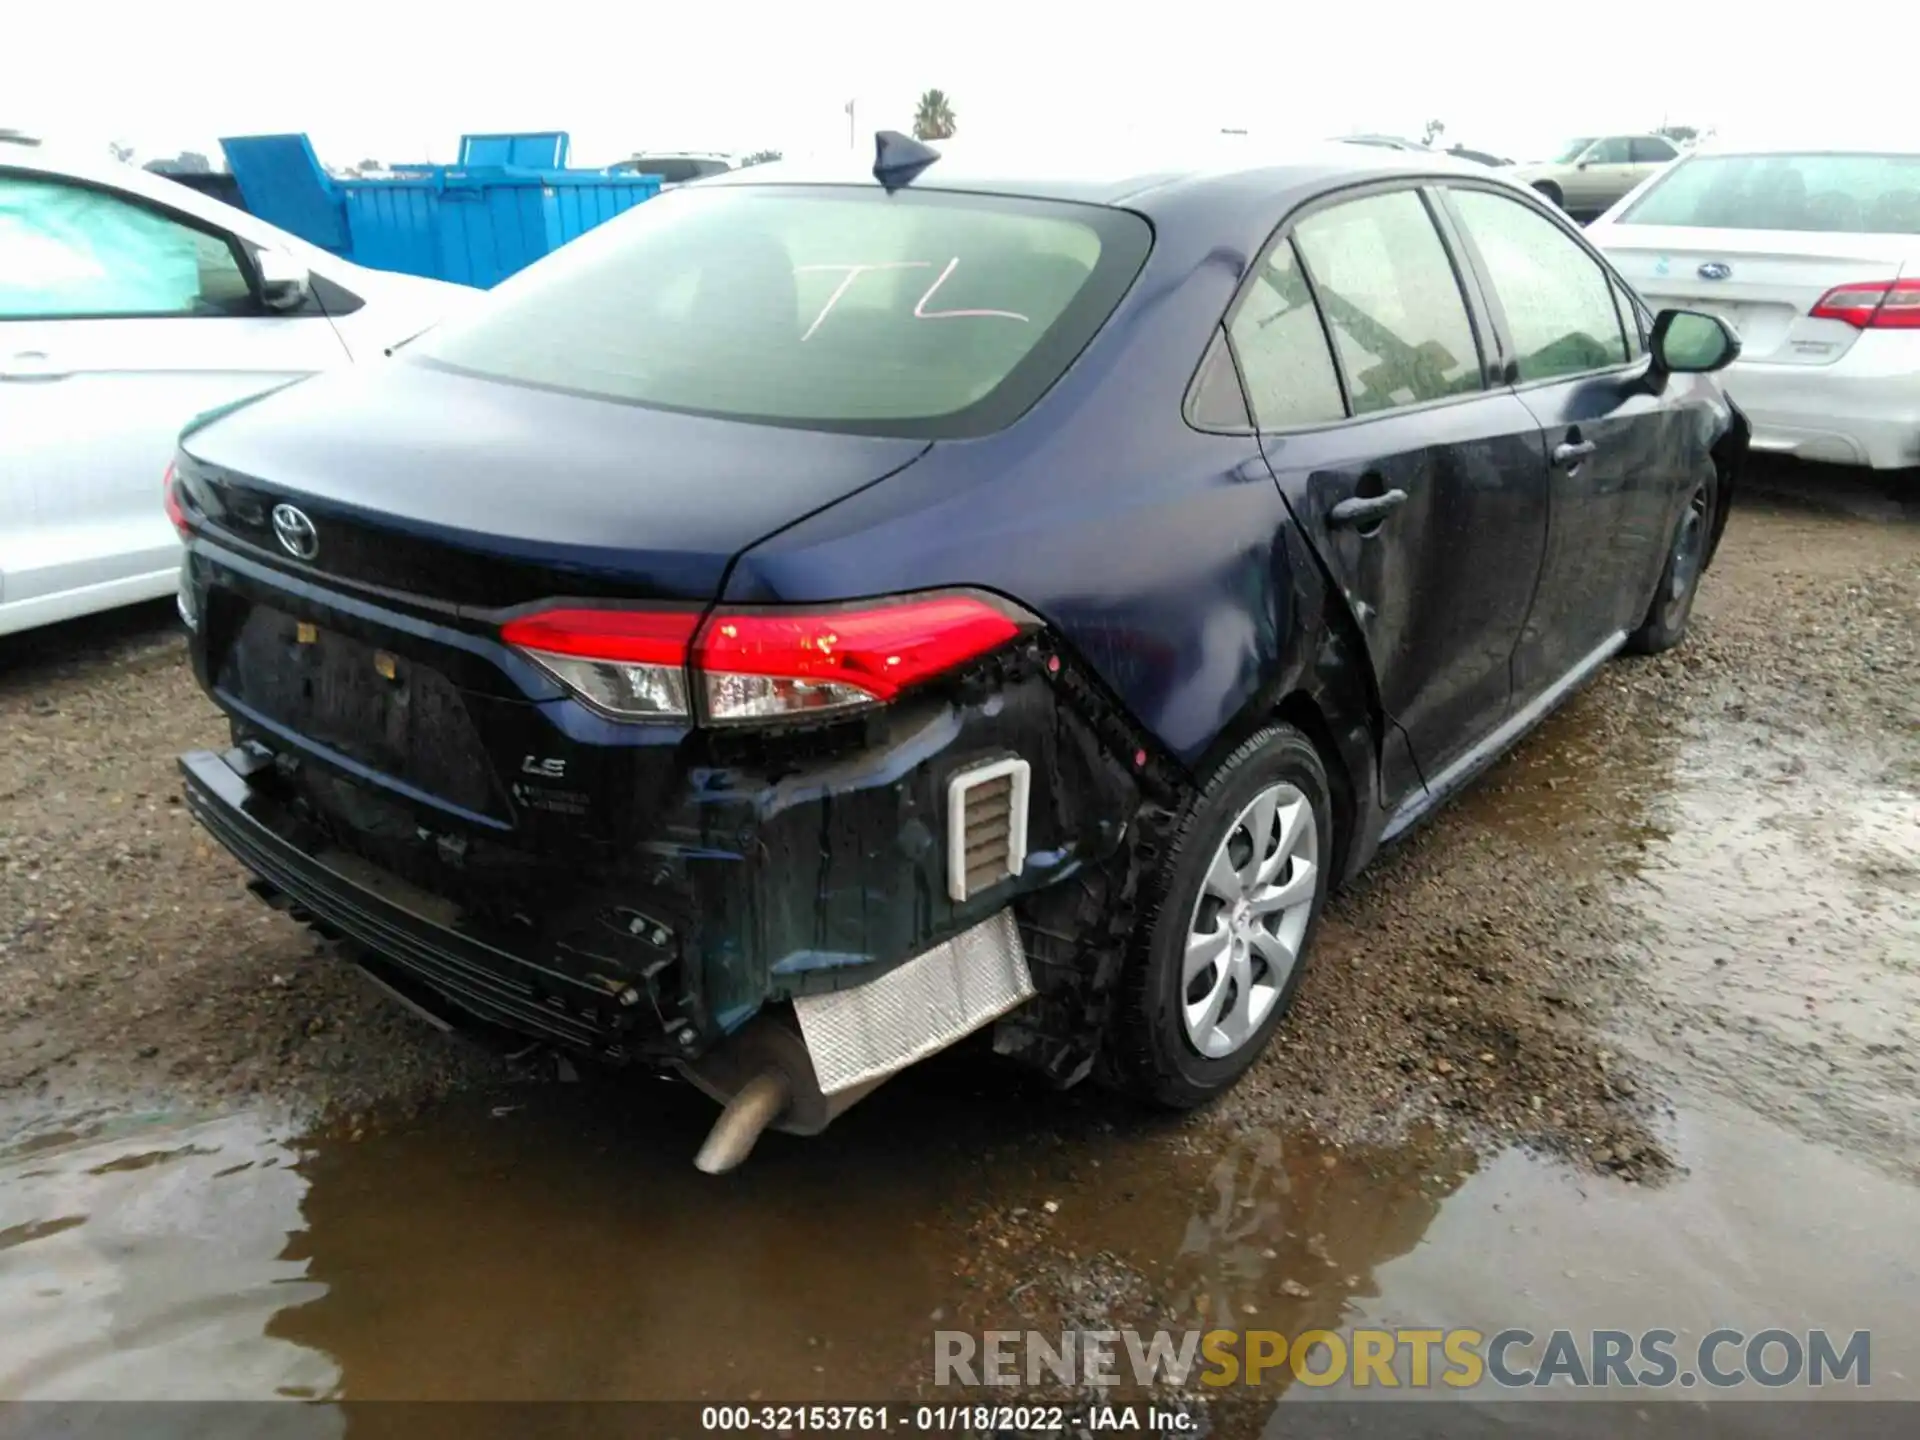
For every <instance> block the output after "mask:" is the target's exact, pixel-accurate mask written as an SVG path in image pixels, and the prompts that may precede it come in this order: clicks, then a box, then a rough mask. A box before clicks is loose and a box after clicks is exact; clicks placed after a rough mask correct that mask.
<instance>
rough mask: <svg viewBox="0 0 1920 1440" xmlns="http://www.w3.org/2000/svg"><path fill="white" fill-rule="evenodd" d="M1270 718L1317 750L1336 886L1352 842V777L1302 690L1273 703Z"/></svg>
mask: <svg viewBox="0 0 1920 1440" xmlns="http://www.w3.org/2000/svg"><path fill="white" fill-rule="evenodd" d="M1273 714H1274V718H1275V719H1277V720H1282V721H1284V722H1286V723H1287V724H1289V725H1291V726H1293V728H1294V729H1296V730H1298V731H1299V732H1300V733H1301V734H1302V735H1304V736H1306V737H1307V739H1308V740H1310V741H1312V742H1313V748H1314V749H1315V750H1317V751H1319V752H1320V763H1321V764H1322V765H1324V766H1325V767H1326V770H1327V788H1328V789H1329V790H1330V791H1331V792H1332V795H1333V856H1332V861H1333V868H1332V871H1331V874H1332V876H1333V883H1334V885H1335V886H1336V887H1337V886H1338V885H1339V883H1340V877H1341V876H1342V875H1344V874H1346V871H1347V848H1348V846H1349V845H1351V844H1352V842H1353V821H1354V809H1353V777H1352V776H1350V775H1348V774H1347V767H1346V763H1345V761H1343V760H1342V759H1341V758H1340V747H1339V746H1338V745H1337V744H1335V743H1334V739H1333V727H1332V726H1331V725H1329V724H1328V723H1327V717H1326V716H1325V715H1323V714H1321V713H1320V706H1319V705H1318V704H1317V703H1315V701H1314V698H1313V697H1312V696H1311V695H1309V694H1308V693H1307V692H1306V691H1304V690H1296V691H1294V692H1293V693H1292V694H1291V695H1289V696H1287V697H1286V698H1285V699H1284V700H1282V701H1281V702H1280V703H1279V704H1278V705H1276V706H1275V707H1274V711H1273Z"/></svg>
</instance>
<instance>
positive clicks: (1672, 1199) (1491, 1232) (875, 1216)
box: [0, 1061, 1920, 1400]
mask: <svg viewBox="0 0 1920 1440" xmlns="http://www.w3.org/2000/svg"><path fill="white" fill-rule="evenodd" d="M662 1093H663V1097H664V1098H663V1100H662V1103H661V1104H660V1105H659V1106H657V1107H644V1108H643V1107H640V1106H636V1105H633V1104H631V1103H630V1101H631V1097H628V1099H627V1102H626V1103H623V1101H622V1100H621V1098H620V1097H617V1096H610V1095H607V1094H603V1093H597V1092H596V1090H595V1088H593V1087H578V1088H574V1087H570V1088H568V1089H566V1090H560V1089H546V1090H542V1091H540V1092H538V1093H537V1094H536V1095H534V1096H531V1097H529V1099H528V1100H527V1101H526V1102H525V1103H524V1104H523V1105H522V1106H521V1108H517V1109H513V1110H511V1111H508V1112H507V1113H504V1114H499V1115H496V1114H495V1113H493V1109H491V1108H487V1107H482V1106H479V1105H475V1104H464V1103H463V1104H458V1105H455V1106H453V1107H451V1108H450V1109H448V1110H446V1111H443V1112H441V1113H439V1114H437V1115H435V1116H434V1118H433V1119H432V1120H431V1122H429V1123H426V1124H423V1125H422V1126H420V1127H418V1128H413V1129H401V1130H396V1131H393V1132H387V1133H380V1134H372V1135H367V1136H365V1137H364V1138H362V1139H361V1140H359V1141H354V1140H351V1139H349V1138H346V1137H342V1136H328V1137H316V1136H302V1135H299V1134H286V1133H279V1132H276V1131H275V1130H274V1129H272V1128H271V1127H267V1126H263V1125H260V1124H258V1123H256V1122H253V1121H250V1120H248V1119H245V1118H227V1119H223V1120H219V1121H215V1122H210V1123H206V1124H202V1125H197V1126H184V1127H177V1128H170V1129H167V1130H164V1131H158V1132H142V1133H134V1134H126V1135H115V1136H106V1137H98V1138H95V1139H92V1140H78V1139H74V1140H68V1141H66V1142H64V1143H59V1144H55V1145H50V1146H46V1147H42V1148H39V1149H36V1150H34V1151H31V1152H30V1153H26V1154H20V1155H15V1156H13V1157H12V1158H10V1159H9V1160H8V1161H7V1162H6V1164H5V1167H4V1170H3V1171H0V1214H3V1215H4V1216H5V1217H6V1220H7V1224H6V1226H5V1227H4V1229H0V1317H4V1333H5V1335H6V1340H5V1342H4V1346H3V1347H0V1354H3V1355H4V1359H3V1360H0V1395H4V1396H6V1397H8V1398H15V1399H24V1398H37V1399H75V1398H93V1399H99V1398H103V1397H112V1396H138V1397H148V1398H264V1397H272V1396H297V1397H310V1398H349V1399H374V1398H431V1399H538V1398H646V1397H661V1396H676V1397H685V1398H697V1397H717V1398H732V1399H738V1398H741V1397H743V1396H748V1395H760V1396H764V1397H767V1398H784V1399H796V1400H799V1399H815V1398H835V1399H845V1398H847V1397H850V1396H864V1397H884V1396H894V1395H901V1394H908V1393H912V1392H913V1391H914V1390H915V1389H917V1388H920V1387H921V1386H923V1385H925V1383H926V1382H927V1380H928V1379H929V1378H930V1369H931V1354H932V1334H933V1331H934V1330H936V1329H939V1328H944V1327H959V1328H987V1327H990V1326H1004V1327H1013V1328H1026V1327H1029V1326H1032V1325H1037V1324H1043V1323H1052V1324H1054V1325H1058V1324H1060V1323H1063V1322H1064V1323H1074V1324H1092V1325H1098V1324H1100V1323H1101V1322H1102V1321H1103V1320H1104V1321H1105V1322H1106V1323H1109V1324H1113V1325H1117V1326H1129V1325H1143V1326H1151V1325H1175V1326H1193V1327H1202V1326H1212V1325H1228V1326H1248V1327H1253V1326H1258V1327H1261V1328H1266V1327H1272V1328H1276V1329H1280V1330H1283V1331H1285V1332H1287V1333H1298V1332H1299V1331H1300V1330H1303V1329H1308V1328H1315V1327H1336V1326H1340V1325H1351V1324H1374V1323H1378V1324H1384V1325H1389V1326H1403V1325H1424V1326H1455V1325H1468V1326H1473V1327H1476V1328H1480V1329H1482V1330H1484V1331H1486V1332H1488V1333H1492V1332H1493V1331H1496V1330H1498V1329H1501V1328H1505V1327H1508V1326H1515V1325H1518V1326H1525V1327H1528V1328H1532V1329H1535V1330H1537V1331H1539V1332H1540V1333H1541V1334H1545V1333H1546V1332H1547V1331H1548V1330H1551V1329H1553V1328H1555V1327H1579V1326H1614V1327H1617V1328H1622V1329H1630V1330H1638V1329H1641V1328H1645V1327H1653V1326H1658V1327H1664V1328H1669V1329H1673V1330H1675V1331H1678V1332H1680V1333H1681V1335H1682V1337H1683V1340H1684V1339H1685V1337H1687V1336H1688V1335H1692V1336H1694V1337H1696V1338H1697V1337H1698V1336H1699V1335H1700V1334H1702V1333H1704V1332H1705V1331H1706V1330H1709V1329H1711V1328H1713V1327H1715V1326H1717V1325H1723V1324H1724V1325H1735V1326H1739V1327H1741V1328H1743V1329H1746V1330H1748V1331H1749V1332H1751V1331H1756V1330H1759V1329H1762V1328H1765V1327H1766V1326H1769V1325H1774V1324H1780V1325H1787V1326H1805V1325H1807V1324H1810V1323H1812V1324H1828V1325H1831V1326H1834V1327H1836V1328H1843V1329H1845V1330H1849V1331H1850V1330H1854V1329H1869V1330H1872V1331H1873V1332H1874V1352H1873V1367H1874V1368H1873V1379H1874V1386H1875V1391H1876V1394H1879V1395H1883V1396H1885V1397H1887V1398H1893V1397H1895V1396H1899V1395H1905V1396H1907V1397H1909V1398H1914V1397H1920V1343H1917V1342H1920V1337H1916V1335H1915V1332H1914V1329H1913V1325H1912V1321H1913V1319H1914V1316H1915V1305H1916V1300H1915V1297H1916V1296H1920V1271H1917V1270H1916V1264H1915V1259H1916V1257H1915V1250H1914V1246H1913V1242H1912V1237H1913V1236H1914V1235H1916V1234H1920V1195H1916V1193H1915V1192H1914V1190H1913V1189H1912V1188H1911V1187H1909V1186H1906V1185H1904V1184H1902V1183H1901V1182H1899V1181H1896V1180H1893V1179H1891V1178H1888V1177H1886V1176H1883V1175H1880V1174H1878V1173H1876V1172H1874V1171H1873V1170H1871V1169H1870V1168H1868V1167H1864V1166H1860V1165H1857V1164H1853V1163H1850V1162H1848V1161H1846V1160H1843V1159H1841V1158H1839V1157H1838V1156H1837V1155H1835V1154H1834V1153H1833V1152H1831V1151H1829V1150H1825V1149H1822V1148H1819V1147H1816V1146H1813V1145H1810V1144H1808V1143H1807V1142H1804V1141H1801V1140H1798V1139H1796V1138H1793V1137H1790V1136H1788V1135H1786V1134H1784V1133H1783V1132H1781V1131H1780V1130H1779V1129H1778V1128H1777V1127H1774V1126H1771V1125H1769V1124H1767V1123H1766V1122H1764V1121H1761V1120H1759V1119H1757V1118H1755V1117H1752V1116H1749V1115H1741V1114H1738V1113H1732V1112H1728V1113H1722V1114H1717V1115H1713V1116H1708V1115H1704V1114H1701V1115H1688V1116H1685V1117H1683V1118H1682V1120H1681V1121H1680V1123H1679V1125H1678V1127H1677V1129H1678V1134H1677V1137H1676V1139H1677V1146H1678V1148H1679V1150H1680V1151H1681V1153H1682V1154H1683V1155H1684V1156H1685V1157H1686V1161H1687V1165H1688V1167H1689V1173H1687V1174H1686V1175H1685V1176H1683V1177H1681V1178H1680V1179H1678V1180H1677V1181H1675V1182H1674V1183H1671V1184H1669V1185H1666V1186H1662V1187H1658V1188H1649V1187H1634V1186H1625V1185H1621V1184H1618V1183H1617V1182H1609V1181H1600V1180H1594V1179H1592V1178H1590V1177H1587V1178H1582V1177H1577V1176H1575V1175H1574V1174H1573V1173H1572V1172H1570V1171H1568V1170H1566V1169H1565V1168H1564V1167H1562V1166H1559V1165H1557V1164H1555V1163H1553V1162H1546V1161H1539V1160H1533V1159H1529V1158H1527V1157H1526V1156H1524V1155H1522V1154H1520V1153H1518V1152H1509V1153H1507V1154H1504V1155H1500V1156H1497V1157H1495V1158H1494V1159H1492V1160H1491V1161H1489V1162H1486V1163H1484V1164H1483V1163H1480V1162H1476V1161H1474V1160H1473V1159H1471V1158H1470V1157H1468V1156H1467V1155H1466V1154H1464V1153H1461V1152H1457V1151H1450V1150H1448V1149H1446V1148H1444V1147H1435V1146H1431V1145H1423V1144H1420V1143H1412V1144H1409V1145H1406V1146H1403V1147H1400V1148H1394V1149H1355V1150H1345V1151H1335V1150H1332V1149H1329V1148H1327V1147H1325V1146H1323V1145H1321V1144H1320V1143H1318V1142H1316V1141H1313V1140H1311V1139H1309V1138H1307V1137H1304V1136H1289V1135H1275V1134H1265V1135H1257V1136H1251V1137H1247V1138H1244V1139H1241V1140H1238V1141H1236V1142H1234V1143H1232V1144H1230V1145H1227V1146H1226V1147H1224V1148H1222V1149H1219V1150H1217V1151H1216V1152H1215V1153H1213V1154H1211V1155H1200V1154H1191V1153H1180V1152H1179V1151H1178V1150H1177V1149H1174V1150H1170V1149H1169V1147H1168V1145H1167V1144H1165V1143H1164V1142H1163V1140H1162V1139H1161V1138H1160V1137H1156V1136H1155V1135H1153V1134H1150V1133H1142V1132H1141V1131H1139V1130H1138V1129H1137V1128H1119V1127H1116V1126H1114V1124H1113V1117H1111V1116H1106V1115H1103V1114H1102V1113H1100V1107H1081V1106H1073V1107H1071V1112H1072V1113H1071V1114H1070V1115H1068V1116H1066V1117H1063V1118H1062V1119H1061V1121H1060V1122H1058V1123H1054V1124H1051V1125H1048V1126H1046V1127H1045V1128H1044V1129H1035V1128H1031V1127H1028V1128H1026V1130H1025V1133H1024V1134H1022V1133H1020V1132H1021V1130H1022V1126H1021V1123H1020V1116H1021V1114H1022V1113H1023V1107H1022V1106H1021V1105H1020V1104H1019V1103H1017V1101H1018V1097H1015V1096H1011V1095H1009V1094H1007V1093H1005V1092H1004V1090H1002V1089H1001V1088H1000V1087H998V1085H997V1084H996V1082H995V1081H994V1079H993V1078H992V1077H991V1076H987V1075H982V1074H980V1073H979V1072H978V1071H977V1070H976V1069H975V1068H974V1067H973V1066H971V1065H970V1064H969V1063H968V1062H965V1061H950V1062H946V1063H943V1064H940V1065H937V1066H934V1067H930V1068H929V1070H928V1071H927V1072H926V1073H925V1074H924V1075H923V1076H920V1077H916V1079H915V1081H914V1082H913V1083H911V1084H906V1083H903V1084H902V1085H901V1086H900V1087H899V1088H898V1089H897V1090H895V1091H894V1092H893V1093H892V1094H890V1095H888V1094H882V1095H880V1096H876V1097H875V1099H874V1101H873V1105H874V1110H873V1112H872V1113H871V1114H869V1115H868V1116H867V1117H866V1118H867V1120H868V1122H869V1123H867V1124H864V1125H861V1126H848V1127H846V1128H845V1129H844V1130H843V1131H841V1132H839V1133H837V1134H833V1135H830V1136H828V1137H826V1138H825V1139H824V1140H822V1141H820V1142H818V1143H815V1144H811V1145H801V1144H788V1143H781V1142H778V1141H776V1142H772V1143H769V1145H768V1146H767V1151H766V1153H765V1154H763V1155H760V1156H757V1157H756V1159H755V1161H754V1163H753V1165H752V1166H751V1167H750V1168H748V1169H747V1170H744V1171H742V1172H740V1173H739V1174H738V1175H737V1176H735V1177H733V1178H731V1179H728V1180H726V1181H723V1182H715V1181H712V1180H708V1179H706V1178H704V1177H701V1176H699V1175H698V1174H696V1173H695V1172H694V1171H693V1170H692V1168H691V1167H690V1166H688V1165H686V1164H685V1163H684V1159H683V1158H682V1157H683V1156H684V1155H685V1153H686V1150H687V1148H688V1147H689V1146H690V1145H691V1144H692V1143H693V1142H694V1140H695V1139H696V1138H697V1134H698V1131H699V1128H700V1125H701V1123H702V1119H703V1113H702V1112H701V1111H700V1110H699V1109H698V1107H696V1106H694V1105H691V1104H687V1103H683V1101H682V1100H681V1099H680V1098H679V1097H673V1096H670V1095H668V1094H667V1092H664V1091H663V1092H662ZM1009 1134H1013V1135H1016V1136H1018V1138H1015V1139H1012V1140H1009V1139H1008V1136H1009ZM1050 1204H1051V1206H1052V1207H1054V1208H1052V1209H1049V1208H1048V1207H1049V1205H1050ZM1017 1212H1024V1214H1022V1213H1017ZM1009 1235H1011V1236H1013V1237H1014V1238H1013V1243H1012V1245H1011V1246H1010V1247H1008V1249H1006V1250H1003V1249H1002V1248H1001V1242H1002V1241H1004V1240H1005V1239H1006V1238H1007V1237H1008V1236H1009ZM1076 1286H1079V1287H1080V1289H1081V1293H1080V1294H1079V1295H1078V1302H1079V1304H1080V1306H1081V1308H1082V1310H1083V1312H1084V1313H1081V1314H1079V1315H1075V1314H1072V1313H1066V1312H1062V1311H1058V1310H1056V1312H1055V1313H1053V1314H1046V1313H1044V1312H1045V1310H1046V1308H1047V1306H1046V1304H1045V1303H1043V1301H1044V1297H1048V1296H1051V1297H1053V1299H1054V1300H1055V1301H1056V1302H1057V1301H1058V1299H1059V1297H1061V1296H1065V1297H1066V1299H1067V1307H1066V1310H1067V1312H1070V1311H1071V1310H1072V1308H1073V1305H1074V1303H1075V1287H1076Z"/></svg>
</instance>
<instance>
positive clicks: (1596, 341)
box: [1452, 189, 1627, 384]
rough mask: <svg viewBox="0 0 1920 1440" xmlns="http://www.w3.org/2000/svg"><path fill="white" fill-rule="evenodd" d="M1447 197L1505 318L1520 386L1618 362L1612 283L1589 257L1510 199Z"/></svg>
mask: <svg viewBox="0 0 1920 1440" xmlns="http://www.w3.org/2000/svg"><path fill="white" fill-rule="evenodd" d="M1452 193H1453V206H1454V209H1455V211H1456V212H1457V213H1458V214H1459V217H1460V224H1461V226H1462V228H1463V229H1465V231H1466V233H1467V235H1468V236H1469V238H1471V239H1472V241H1473V244H1474V247H1475V248H1476V249H1477V250H1478V251H1479V252H1480V257H1481V259H1482V261H1483V262H1484V263H1485V266H1486V269H1487V273H1488V279H1489V280H1490V281H1491V282H1492V285H1493V289H1494V294H1495V295H1496V296H1497V297H1498V299H1499V301H1500V308H1501V310H1502V311H1504V312H1505V314H1506V317H1507V329H1508V330H1509V331H1510V332H1511V334H1512V337H1513V344H1514V350H1515V352H1516V359H1517V361H1518V365H1519V371H1520V381H1521V383H1523V384H1524V383H1525V382H1527V381H1530V380H1552V379H1557V378H1560V377H1562V376H1567V375H1583V374H1586V373H1588V372H1589V371H1593V370H1604V369H1606V368H1607V367H1608V366H1610V365H1624V364H1625V363H1626V361H1627V349H1626V341H1625V339H1624V338H1623V337H1622V335H1621V330H1620V313H1619V311H1618V310H1617V309H1616V308H1615V303H1614V295H1613V284H1612V281H1611V279H1610V278H1609V276H1608V275H1607V272H1606V271H1605V270H1604V269H1602V268H1601V267H1600V265H1599V264H1598V263H1597V262H1596V261H1595V260H1594V258H1593V257H1592V256H1591V255H1589V254H1587V252H1586V251H1585V250H1582V249H1581V248H1580V247H1579V246H1578V245H1577V244H1575V243H1574V241H1573V239H1572V238H1571V237H1570V236H1568V235H1567V233H1566V232H1565V231H1563V230H1562V229H1561V228H1560V227H1559V226H1558V225H1556V224H1554V223H1553V221H1551V220H1549V219H1547V217H1546V216H1544V215H1542V214H1540V213H1539V212H1538V211H1536V210H1534V209H1533V208H1532V207H1531V206H1528V205H1525V204H1523V203H1521V202H1520V201H1518V200H1510V199H1508V198H1507V197H1506V196H1504V195H1495V194H1492V193H1490V192H1488V191H1485V190H1466V189H1461V190H1455V191H1453V192H1452Z"/></svg>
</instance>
